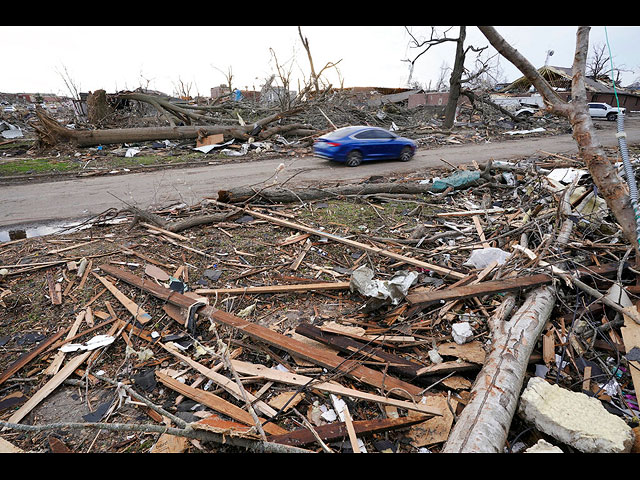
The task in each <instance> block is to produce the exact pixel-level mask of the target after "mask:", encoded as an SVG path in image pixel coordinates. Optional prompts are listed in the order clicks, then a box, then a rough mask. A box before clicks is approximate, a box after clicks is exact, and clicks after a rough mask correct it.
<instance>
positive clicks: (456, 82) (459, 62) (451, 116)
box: [444, 26, 467, 128]
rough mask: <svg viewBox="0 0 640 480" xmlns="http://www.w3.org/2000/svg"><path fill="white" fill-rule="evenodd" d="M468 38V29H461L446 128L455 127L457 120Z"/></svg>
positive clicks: (451, 83)
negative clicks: (466, 40) (465, 42)
mask: <svg viewBox="0 0 640 480" xmlns="http://www.w3.org/2000/svg"><path fill="white" fill-rule="evenodd" d="M466 36H467V27H465V26H461V27H460V35H458V40H457V42H456V59H455V62H454V64H453V71H452V72H451V79H450V81H449V84H450V87H449V100H448V101H447V106H446V107H445V110H444V128H451V127H453V122H454V121H455V118H456V109H457V108H458V99H459V98H460V90H461V88H462V87H461V84H460V80H461V79H462V72H463V70H464V58H465V51H464V40H465V38H466Z"/></svg>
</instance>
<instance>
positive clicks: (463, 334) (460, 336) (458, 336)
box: [451, 322, 473, 345]
mask: <svg viewBox="0 0 640 480" xmlns="http://www.w3.org/2000/svg"><path fill="white" fill-rule="evenodd" d="M451 335H452V336H453V341H454V342H456V343H457V344H458V345H463V344H465V343H467V342H468V341H470V340H471V339H472V338H473V330H472V328H471V325H470V324H469V322H460V323H454V324H453V325H451Z"/></svg>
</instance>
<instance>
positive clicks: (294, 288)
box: [194, 282, 349, 295]
mask: <svg viewBox="0 0 640 480" xmlns="http://www.w3.org/2000/svg"><path fill="white" fill-rule="evenodd" d="M348 289H349V282H319V283H303V284H298V285H267V286H264V287H238V288H198V289H196V290H194V291H195V293H197V294H199V295H223V294H230V295H235V294H239V293H246V294H259V293H291V292H308V291H310V290H348Z"/></svg>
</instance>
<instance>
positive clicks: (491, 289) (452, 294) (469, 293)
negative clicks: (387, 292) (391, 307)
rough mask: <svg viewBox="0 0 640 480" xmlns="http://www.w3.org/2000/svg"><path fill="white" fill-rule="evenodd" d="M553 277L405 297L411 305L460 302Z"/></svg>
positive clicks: (525, 279) (548, 279)
mask: <svg viewBox="0 0 640 480" xmlns="http://www.w3.org/2000/svg"><path fill="white" fill-rule="evenodd" d="M552 281H553V277H551V276H550V275H546V274H544V273H541V274H538V275H531V276H528V277H516V278H507V279H504V280H492V281H488V282H480V283H476V284H474V285H464V286H462V287H456V288H446V289H442V290H431V291H429V292H415V291H414V293H410V294H409V295H407V297H406V298H407V301H408V302H409V303H410V304H412V305H415V304H425V303H434V302H439V301H441V300H460V299H463V298H470V297H478V296H481V295H488V294H493V293H503V292H511V291H514V290H520V289H522V288H528V287H536V286H539V285H545V284H547V283H551V282H552Z"/></svg>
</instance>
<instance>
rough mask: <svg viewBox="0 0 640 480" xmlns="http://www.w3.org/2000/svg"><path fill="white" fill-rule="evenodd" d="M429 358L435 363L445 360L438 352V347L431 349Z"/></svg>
mask: <svg viewBox="0 0 640 480" xmlns="http://www.w3.org/2000/svg"><path fill="white" fill-rule="evenodd" d="M429 359H430V360H431V361H432V362H433V363H442V362H443V359H442V356H441V355H440V354H439V353H438V349H437V348H432V349H431V350H429Z"/></svg>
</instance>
